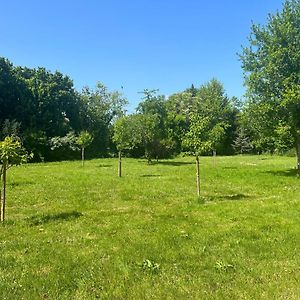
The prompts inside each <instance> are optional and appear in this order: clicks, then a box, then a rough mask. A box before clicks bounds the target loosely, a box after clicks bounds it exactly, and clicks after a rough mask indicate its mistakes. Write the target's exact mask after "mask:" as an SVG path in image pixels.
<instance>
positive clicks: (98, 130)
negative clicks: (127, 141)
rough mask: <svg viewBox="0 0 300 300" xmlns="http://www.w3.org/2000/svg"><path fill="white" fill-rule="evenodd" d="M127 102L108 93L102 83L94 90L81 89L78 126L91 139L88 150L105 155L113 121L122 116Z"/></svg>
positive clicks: (117, 94)
mask: <svg viewBox="0 0 300 300" xmlns="http://www.w3.org/2000/svg"><path fill="white" fill-rule="evenodd" d="M126 104H127V100H126V99H125V98H124V96H123V95H122V94H121V93H119V92H117V91H112V92H111V91H109V90H108V89H107V87H106V86H105V85H104V84H102V83H100V82H99V83H97V85H96V88H95V89H91V88H89V87H85V88H83V90H82V92H81V94H80V126H81V128H84V129H85V130H87V131H89V132H90V133H91V134H92V135H93V137H94V140H93V143H92V144H91V146H90V150H91V152H93V153H99V152H100V153H102V154H106V153H107V150H108V147H109V141H110V138H111V127H112V123H113V121H114V120H115V119H116V118H118V117H120V116H122V115H124V112H125V109H124V107H125V105H126Z"/></svg>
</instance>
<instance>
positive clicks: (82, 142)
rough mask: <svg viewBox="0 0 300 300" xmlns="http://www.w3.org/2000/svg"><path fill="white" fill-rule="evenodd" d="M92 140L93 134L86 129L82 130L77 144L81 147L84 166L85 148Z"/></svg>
mask: <svg viewBox="0 0 300 300" xmlns="http://www.w3.org/2000/svg"><path fill="white" fill-rule="evenodd" d="M92 141H93V136H92V135H91V134H90V133H89V132H88V131H86V130H85V131H81V132H80V134H79V136H78V138H77V144H78V145H79V146H80V147H81V161H82V166H84V150H85V148H86V147H88V146H89V145H90V144H91V143H92Z"/></svg>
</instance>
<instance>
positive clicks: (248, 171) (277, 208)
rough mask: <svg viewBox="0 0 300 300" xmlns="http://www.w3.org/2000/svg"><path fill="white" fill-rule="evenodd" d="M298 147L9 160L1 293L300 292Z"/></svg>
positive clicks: (213, 295)
mask: <svg viewBox="0 0 300 300" xmlns="http://www.w3.org/2000/svg"><path fill="white" fill-rule="evenodd" d="M294 165H295V159H294V158H288V157H271V156H243V157H239V156H236V157H218V158H217V161H216V165H215V166H214V164H213V161H212V158H210V157H207V158H201V176H202V196H201V198H200V199H199V198H197V196H196V178H195V172H196V171H195V165H194V160H193V158H177V159H174V160H165V161H161V162H158V163H154V164H153V165H147V164H146V162H145V161H143V160H134V159H124V160H123V166H124V169H123V174H124V176H123V177H122V178H118V177H117V160H116V159H99V160H92V161H87V162H86V165H85V167H84V168H82V167H81V163H80V162H79V161H74V162H62V163H46V164H28V165H25V166H22V167H19V168H14V169H11V170H10V171H9V174H8V176H9V178H8V191H7V221H6V223H5V225H4V226H1V227H0V294H1V296H0V297H1V299H30V300H31V299H98V298H99V299H300V267H299V266H300V255H299V253H300V181H299V180H300V179H299V178H298V177H297V176H296V173H295V170H294V169H293V167H294Z"/></svg>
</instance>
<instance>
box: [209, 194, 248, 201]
mask: <svg viewBox="0 0 300 300" xmlns="http://www.w3.org/2000/svg"><path fill="white" fill-rule="evenodd" d="M251 198H253V196H249V195H245V194H230V195H224V196H211V197H207V198H206V200H207V201H228V200H229V201H241V200H246V199H251Z"/></svg>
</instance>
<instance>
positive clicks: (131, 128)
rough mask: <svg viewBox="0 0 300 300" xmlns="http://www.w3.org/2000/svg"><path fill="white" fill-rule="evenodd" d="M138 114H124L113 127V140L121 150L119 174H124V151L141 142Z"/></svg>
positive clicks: (119, 150)
mask: <svg viewBox="0 0 300 300" xmlns="http://www.w3.org/2000/svg"><path fill="white" fill-rule="evenodd" d="M137 119H138V117H137V115H129V116H123V117H121V118H120V119H118V120H117V121H116V122H115V124H114V127H113V138H112V139H113V142H114V143H115V144H116V146H117V150H118V152H119V167H118V176H119V177H121V176H122V151H124V150H130V149H132V148H134V147H136V146H138V145H139V144H140V143H141V135H140V132H138V126H137V125H138V123H137Z"/></svg>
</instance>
